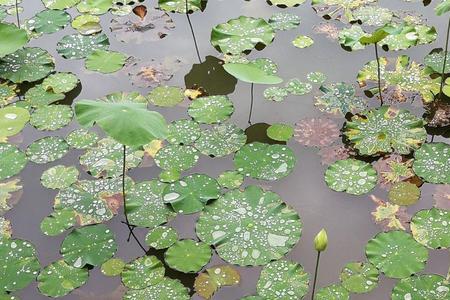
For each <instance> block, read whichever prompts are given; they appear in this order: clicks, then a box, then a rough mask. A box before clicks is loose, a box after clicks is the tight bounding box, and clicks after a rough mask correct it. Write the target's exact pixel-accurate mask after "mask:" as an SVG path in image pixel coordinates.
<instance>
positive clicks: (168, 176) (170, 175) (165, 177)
mask: <svg viewBox="0 0 450 300" xmlns="http://www.w3.org/2000/svg"><path fill="white" fill-rule="evenodd" d="M180 178H181V172H180V171H178V170H174V169H172V170H163V171H162V172H161V173H159V180H160V181H162V182H167V183H172V182H175V181H177V180H178V179H180Z"/></svg>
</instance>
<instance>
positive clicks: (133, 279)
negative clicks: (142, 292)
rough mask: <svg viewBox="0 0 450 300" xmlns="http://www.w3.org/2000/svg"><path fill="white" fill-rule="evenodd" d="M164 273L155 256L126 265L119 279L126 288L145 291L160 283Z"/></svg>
mask: <svg viewBox="0 0 450 300" xmlns="http://www.w3.org/2000/svg"><path fill="white" fill-rule="evenodd" d="M164 273H165V269H164V265H163V264H162V262H161V261H160V260H159V259H157V258H156V256H143V257H139V258H137V259H135V260H133V261H132V262H130V263H128V264H126V265H125V267H124V268H123V271H122V274H121V277H122V282H123V284H124V285H125V286H126V287H128V288H130V289H145V288H146V287H148V286H150V285H155V284H157V283H158V282H160V281H162V280H163V278H164Z"/></svg>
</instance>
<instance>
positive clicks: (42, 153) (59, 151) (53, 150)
mask: <svg viewBox="0 0 450 300" xmlns="http://www.w3.org/2000/svg"><path fill="white" fill-rule="evenodd" d="M68 151H69V145H68V144H67V142H66V141H65V140H64V139H63V138H61V137H58V136H47V137H44V138H42V139H39V140H37V141H34V142H33V143H32V144H31V145H29V146H28V148H27V151H26V155H27V158H28V159H29V160H30V161H32V162H34V163H37V164H46V163H49V162H52V161H55V160H57V159H60V158H62V157H63V156H64V155H66V154H67V152H68Z"/></svg>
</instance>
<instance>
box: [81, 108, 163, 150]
mask: <svg viewBox="0 0 450 300" xmlns="http://www.w3.org/2000/svg"><path fill="white" fill-rule="evenodd" d="M75 114H76V117H77V120H78V122H79V123H80V124H81V125H82V126H85V127H90V126H93V125H94V124H97V125H98V126H100V127H101V128H102V129H103V130H104V131H105V132H106V133H107V134H108V135H109V136H111V137H112V138H114V139H115V140H116V141H118V142H119V143H121V144H123V145H127V146H131V147H138V146H142V145H145V144H147V143H149V142H150V141H152V140H154V139H164V138H166V136H167V124H166V121H165V120H164V117H163V116H162V115H161V114H160V113H158V112H155V111H149V110H147V108H146V105H145V104H141V103H131V102H124V103H107V102H101V101H92V100H81V101H78V102H77V103H76V104H75ZM130 120H133V122H130Z"/></svg>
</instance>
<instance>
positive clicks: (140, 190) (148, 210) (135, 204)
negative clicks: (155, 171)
mask: <svg viewBox="0 0 450 300" xmlns="http://www.w3.org/2000/svg"><path fill="white" fill-rule="evenodd" d="M165 187H166V184H165V183H162V182H159V181H157V180H152V181H144V182H141V183H138V184H136V185H135V186H134V187H133V188H131V189H130V190H129V191H128V193H127V213H128V220H129V222H130V224H132V225H136V226H140V227H150V228H153V227H156V226H158V225H161V224H163V223H166V222H167V221H168V220H169V219H171V218H172V217H173V216H174V212H173V211H172V210H171V209H170V208H169V206H167V205H165V204H164V202H163V200H162V194H163V191H164V189H165Z"/></svg>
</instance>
